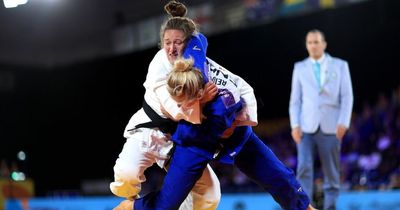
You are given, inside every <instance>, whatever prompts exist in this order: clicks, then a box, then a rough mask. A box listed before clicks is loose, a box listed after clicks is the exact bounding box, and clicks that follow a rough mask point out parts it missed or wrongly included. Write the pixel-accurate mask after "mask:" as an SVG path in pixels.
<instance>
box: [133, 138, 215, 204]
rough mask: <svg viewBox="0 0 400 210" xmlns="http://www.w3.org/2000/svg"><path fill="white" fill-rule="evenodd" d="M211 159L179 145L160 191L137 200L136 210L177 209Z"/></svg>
mask: <svg viewBox="0 0 400 210" xmlns="http://www.w3.org/2000/svg"><path fill="white" fill-rule="evenodd" d="M209 161H210V160H208V159H207V158H205V157H203V156H200V155H198V154H197V153H195V152H193V151H191V150H189V149H187V148H185V147H181V146H179V145H177V146H176V148H175V151H174V155H173V157H172V160H171V165H170V168H169V169H168V173H167V175H166V176H165V178H164V183H163V186H162V188H161V190H160V191H157V192H153V193H150V194H147V195H145V196H144V197H142V198H140V199H137V200H136V201H135V206H134V209H135V210H142V209H143V210H176V209H178V208H179V206H180V205H181V203H182V202H183V201H184V200H185V198H186V197H187V195H188V194H189V193H190V191H191V190H192V188H193V186H194V184H195V183H196V181H197V180H198V179H199V178H200V177H201V175H202V173H203V171H204V169H205V168H206V166H207V163H208V162H209Z"/></svg>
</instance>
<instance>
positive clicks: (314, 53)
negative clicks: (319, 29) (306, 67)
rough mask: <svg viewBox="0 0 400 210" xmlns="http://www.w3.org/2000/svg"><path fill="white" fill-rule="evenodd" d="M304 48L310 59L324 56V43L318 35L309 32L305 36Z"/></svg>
mask: <svg viewBox="0 0 400 210" xmlns="http://www.w3.org/2000/svg"><path fill="white" fill-rule="evenodd" d="M306 47H307V51H308V54H309V56H310V57H311V58H314V59H319V58H320V57H321V56H322V55H323V54H324V51H325V48H326V42H325V40H324V39H323V37H322V35H321V34H320V33H315V32H311V33H308V34H307V37H306Z"/></svg>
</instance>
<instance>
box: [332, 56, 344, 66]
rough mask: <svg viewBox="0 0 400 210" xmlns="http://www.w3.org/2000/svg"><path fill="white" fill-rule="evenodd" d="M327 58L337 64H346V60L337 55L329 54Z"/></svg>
mask: <svg viewBox="0 0 400 210" xmlns="http://www.w3.org/2000/svg"><path fill="white" fill-rule="evenodd" d="M329 59H330V60H331V62H333V63H335V64H338V65H344V64H347V61H346V60H344V59H341V58H338V57H334V56H330V55H329Z"/></svg>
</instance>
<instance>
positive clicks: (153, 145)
mask: <svg viewBox="0 0 400 210" xmlns="http://www.w3.org/2000/svg"><path fill="white" fill-rule="evenodd" d="M171 147H172V142H171V141H168V138H167V137H166V136H164V135H163V134H162V133H161V132H160V131H158V130H153V129H147V128H141V129H137V130H135V131H134V132H132V134H131V135H130V136H129V137H128V138H127V140H126V142H125V144H124V147H123V149H122V151H121V153H120V154H119V156H118V159H117V160H116V163H115V165H114V182H112V183H111V184H110V190H111V192H112V193H113V194H115V195H116V196H119V197H124V198H127V199H132V198H134V197H135V196H137V195H138V194H139V192H140V190H141V183H142V182H145V181H146V177H145V175H144V171H145V170H146V169H147V168H149V167H150V166H152V165H153V164H154V163H155V162H157V161H163V160H165V159H166V158H167V157H166V155H165V154H164V153H165V151H167V149H166V148H171ZM161 153H163V154H161Z"/></svg>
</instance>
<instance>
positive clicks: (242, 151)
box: [133, 34, 312, 210]
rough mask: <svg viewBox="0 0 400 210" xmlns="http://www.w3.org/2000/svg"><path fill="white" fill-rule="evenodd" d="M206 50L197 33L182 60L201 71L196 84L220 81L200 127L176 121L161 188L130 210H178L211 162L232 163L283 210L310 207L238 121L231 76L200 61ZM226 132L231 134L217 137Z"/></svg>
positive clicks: (290, 173)
mask: <svg viewBox="0 0 400 210" xmlns="http://www.w3.org/2000/svg"><path fill="white" fill-rule="evenodd" d="M206 48H207V40H206V38H205V37H204V36H203V35H202V34H196V35H193V37H192V39H191V40H190V41H189V43H188V45H187V47H186V50H185V53H184V57H185V58H192V59H193V60H194V64H193V66H194V67H196V68H197V69H199V70H200V71H201V72H202V75H203V79H204V81H202V82H204V83H205V82H207V80H208V79H212V80H213V81H220V82H218V83H219V85H218V84H217V86H218V89H219V91H218V95H217V96H216V98H215V99H214V100H213V101H211V102H209V103H208V104H206V105H205V106H204V107H203V109H202V114H203V115H204V116H206V118H205V119H203V120H202V122H201V124H193V123H190V122H187V121H183V120H181V121H179V123H178V126H177V129H176V131H175V133H174V134H173V136H172V140H173V141H174V142H175V145H176V146H175V150H174V153H173V156H172V160H171V163H170V167H169V170H168V173H167V175H166V177H165V179H164V183H163V186H162V188H161V189H160V190H159V191H156V192H152V193H149V194H147V195H145V196H143V197H142V198H139V199H137V200H135V201H134V208H133V209H135V210H142V209H145V210H176V209H178V208H179V205H180V204H181V203H182V202H183V200H184V199H185V198H186V196H187V195H188V193H189V192H190V190H191V189H192V188H193V185H194V184H195V182H196V181H197V180H198V179H199V177H200V176H201V174H202V172H203V170H204V168H205V167H206V165H207V164H208V163H209V162H210V161H212V160H213V159H216V160H218V161H220V162H223V163H228V164H234V165H236V166H237V168H238V169H240V170H241V171H242V172H243V173H244V174H246V175H247V176H248V177H249V178H250V179H252V180H253V181H254V182H256V183H257V184H259V185H260V186H261V187H262V188H263V189H265V190H266V191H267V192H269V193H270V194H271V195H272V197H273V198H274V200H275V201H276V202H277V203H279V205H280V206H281V207H282V208H283V209H288V210H289V209H290V210H294V209H296V210H297V209H298V210H305V209H312V207H311V206H309V204H310V200H309V198H308V197H307V195H306V194H305V193H304V192H303V190H302V188H301V186H300V184H299V183H298V182H297V180H296V178H295V175H294V173H293V171H292V170H291V169H289V168H287V167H286V166H285V165H284V164H283V163H282V162H281V161H280V160H279V159H278V158H277V157H276V156H275V155H274V153H273V152H272V151H271V150H270V149H269V148H268V147H267V146H266V145H265V144H264V143H263V142H262V141H261V140H260V139H259V138H258V137H257V135H256V134H255V133H254V132H253V130H252V128H251V126H249V125H251V123H250V124H247V125H246V123H241V122H240V121H241V120H238V118H240V117H238V116H241V111H243V109H245V108H246V104H245V103H244V102H243V101H242V99H241V98H238V97H237V94H236V93H237V92H238V91H237V90H235V87H236V88H237V84H235V80H232V81H231V78H232V73H231V72H229V71H227V70H226V69H224V68H223V67H221V66H219V65H218V64H216V63H215V62H213V61H211V60H209V59H208V58H206V52H205V51H206ZM233 76H235V75H233ZM172 88H174V87H172ZM239 92H240V91H239ZM242 121H246V120H242ZM229 128H230V129H231V130H232V132H233V133H232V134H231V135H230V136H228V137H226V138H223V136H225V135H226V133H227V129H228V131H229Z"/></svg>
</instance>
